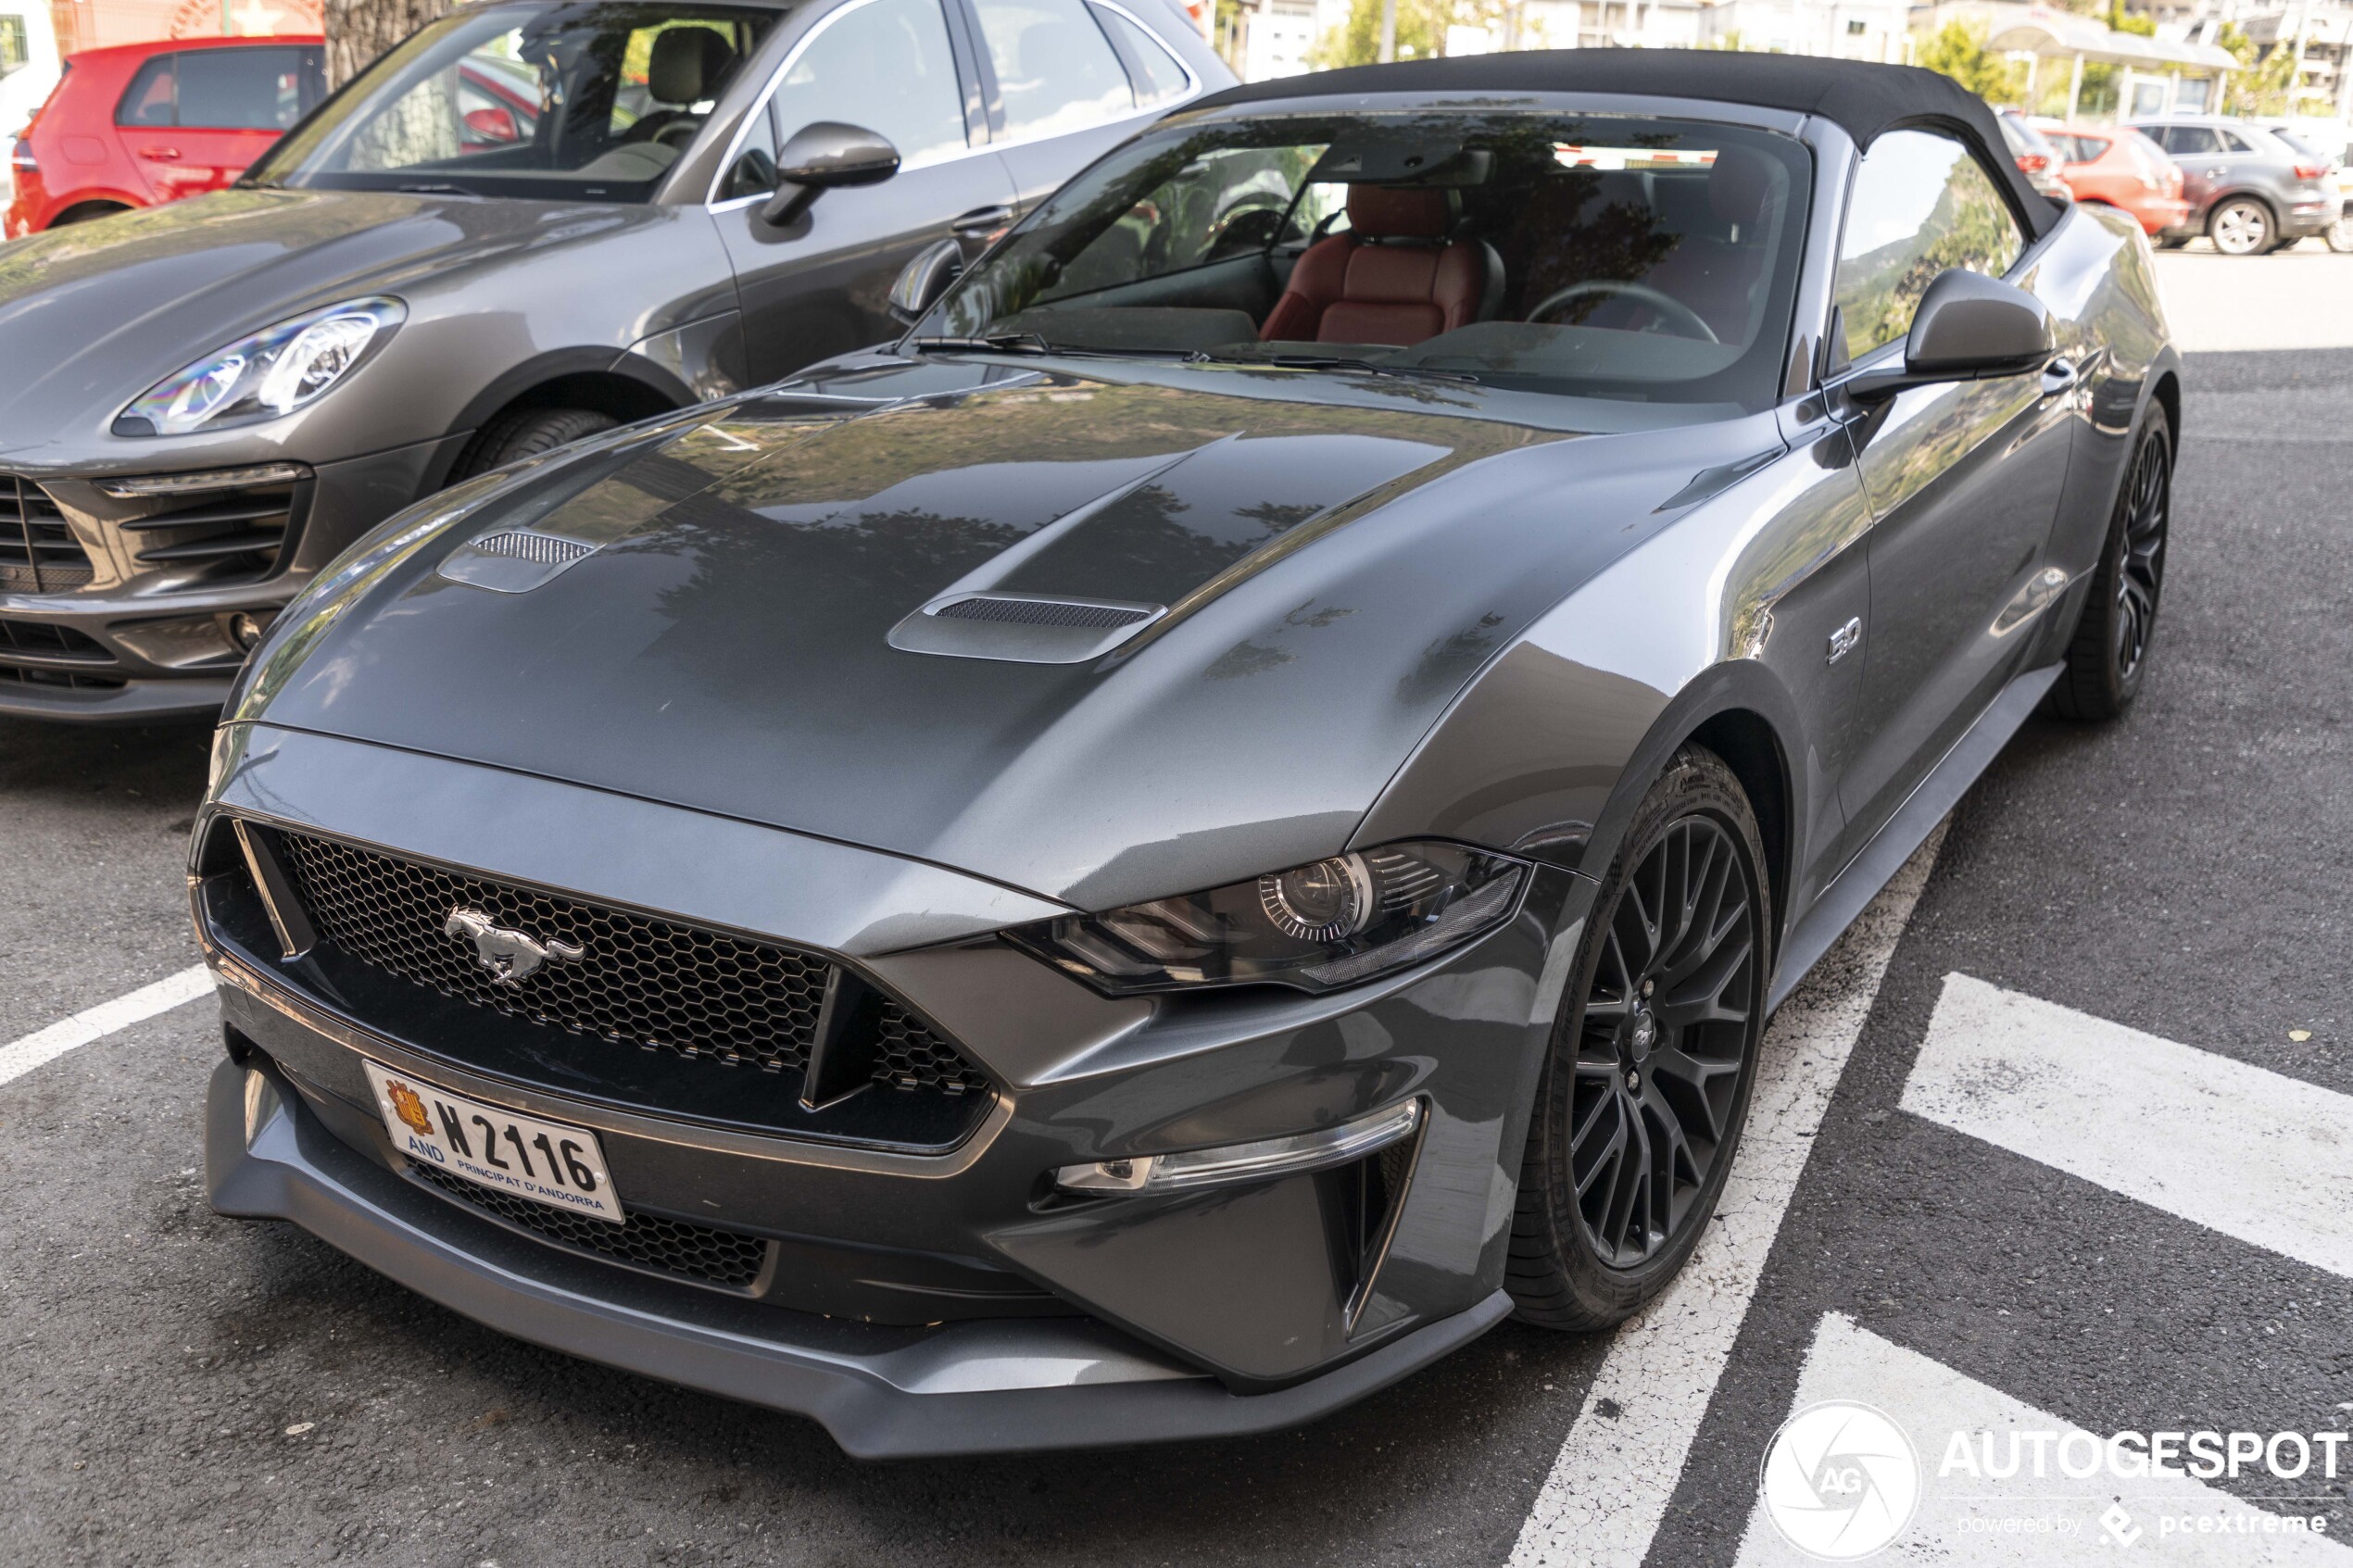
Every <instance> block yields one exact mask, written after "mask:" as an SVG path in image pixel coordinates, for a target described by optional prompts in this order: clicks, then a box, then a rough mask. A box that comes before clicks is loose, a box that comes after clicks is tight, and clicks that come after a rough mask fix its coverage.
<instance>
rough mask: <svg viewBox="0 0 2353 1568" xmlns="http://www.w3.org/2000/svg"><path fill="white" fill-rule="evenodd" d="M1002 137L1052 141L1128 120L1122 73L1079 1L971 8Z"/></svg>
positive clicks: (1000, 2) (987, 3) (1129, 96)
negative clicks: (999, 108) (992, 77)
mask: <svg viewBox="0 0 2353 1568" xmlns="http://www.w3.org/2000/svg"><path fill="white" fill-rule="evenodd" d="M974 8H975V10H977V11H978V12H979V13H980V31H981V35H982V37H983V38H984V39H985V40H986V41H987V43H988V63H989V65H990V67H991V68H992V69H994V70H995V71H996V73H997V91H998V94H999V95H1000V97H1001V99H1002V100H1003V102H1004V106H1005V132H1006V134H1007V135H1009V136H1052V135H1058V134H1060V133H1061V132H1065V131H1078V130H1083V129H1084V128H1086V127H1088V126H1089V125H1100V124H1101V123H1102V122H1103V121H1105V120H1108V119H1117V118H1119V117H1120V116H1122V115H1126V114H1129V113H1132V112H1134V110H1135V107H1136V95H1135V94H1134V92H1133V91H1131V90H1130V88H1129V87H1128V84H1127V73H1126V70H1124V69H1121V67H1120V64H1119V56H1117V55H1114V54H1113V53H1112V48H1111V43H1110V41H1109V40H1108V39H1106V38H1105V37H1104V36H1103V31H1102V29H1101V28H1100V27H1098V26H1096V25H1095V20H1094V18H1093V16H1092V15H1091V14H1090V13H1089V11H1088V6H1086V5H1085V3H1084V0H976V4H975V6H974Z"/></svg>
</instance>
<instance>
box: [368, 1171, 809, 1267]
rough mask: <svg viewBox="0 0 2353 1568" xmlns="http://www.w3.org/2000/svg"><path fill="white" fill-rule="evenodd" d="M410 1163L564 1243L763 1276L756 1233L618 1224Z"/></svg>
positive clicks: (674, 1223)
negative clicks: (568, 1211) (551, 1207)
mask: <svg viewBox="0 0 2353 1568" xmlns="http://www.w3.org/2000/svg"><path fill="white" fill-rule="evenodd" d="M409 1172H410V1173H412V1174H414V1175H415V1176H416V1178H417V1179H418V1180H419V1181H422V1182H423V1183H425V1184H426V1185H429V1186H432V1187H434V1188H437V1189H438V1190H440V1191H442V1192H445V1193H447V1194H448V1195H449V1196H450V1197H452V1198H457V1199H459V1201H460V1202H463V1203H468V1204H471V1205H472V1206H473V1207H474V1208H476V1209H480V1210H484V1212H486V1213H491V1214H495V1215H497V1217H498V1218H500V1219H502V1220H504V1221H506V1222H507V1223H509V1224H511V1225H519V1226H521V1227H522V1229H524V1230H527V1231H530V1232H533V1233H534V1234H535V1235H538V1236H545V1237H547V1239H548V1240H549V1241H553V1242H557V1243H560V1245H562V1246H565V1247H575V1248H580V1249H581V1250H582V1251H585V1252H596V1253H601V1254H602V1255H603V1256H605V1257H608V1258H619V1259H622V1260H623V1261H627V1262H632V1263H635V1264H637V1265H638V1266H640V1267H641V1268H648V1269H660V1270H661V1271H662V1272H663V1273H673V1274H685V1275H686V1277H687V1278H689V1279H699V1280H705V1281H708V1282H709V1283H711V1284H712V1285H726V1286H736V1287H737V1288H738V1289H740V1288H742V1287H744V1286H749V1285H750V1284H751V1283H752V1282H753V1281H754V1280H756V1279H758V1278H759V1277H760V1268H761V1264H762V1263H763V1262H765V1261H767V1258H768V1244H767V1243H766V1242H764V1241H762V1240H761V1239H760V1238H759V1237H758V1236H743V1235H740V1234H739V1233H737V1232H735V1231H723V1230H714V1229H712V1228H711V1226H709V1225H690V1224H688V1223H686V1221H684V1220H665V1219H663V1218H662V1217H661V1215H659V1214H632V1215H630V1216H629V1219H628V1221H627V1223H623V1224H618V1225H616V1224H614V1223H612V1222H611V1221H610V1220H592V1219H590V1218H588V1217H587V1216H586V1215H585V1214H568V1213H566V1212H565V1211H564V1210H560V1209H550V1208H549V1207H547V1205H546V1204H544V1203H534V1202H533V1201H531V1199H529V1198H517V1197H516V1196H515V1195H514V1194H512V1193H510V1192H495V1191H493V1190H492V1189H490V1188H489V1187H484V1186H476V1185H474V1184H473V1183H472V1182H470V1181H467V1180H465V1179H463V1178H462V1177H459V1176H453V1175H451V1174H449V1173H448V1172H447V1171H441V1170H436V1169H435V1168H434V1167H433V1166H430V1165H420V1164H411V1165H410V1166H409Z"/></svg>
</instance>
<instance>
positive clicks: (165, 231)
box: [0, 189, 652, 453]
mask: <svg viewBox="0 0 2353 1568" xmlns="http://www.w3.org/2000/svg"><path fill="white" fill-rule="evenodd" d="M650 220H652V215H651V214H650V213H649V212H648V209H644V208H636V207H613V206H603V205H591V206H565V205H560V204H556V203H547V202H510V201H486V200H472V199H467V198H461V197H453V196H434V195H408V194H397V193H390V192H376V191H282V190H259V189H256V190H232V191H223V192H220V193H218V194H213V195H208V196H199V197H197V198H195V199H194V200H191V201H183V202H175V203H172V204H170V206H166V207H147V208H144V209H142V210H139V211H136V212H128V213H122V214H120V215H118V216H116V217H113V218H109V219H107V220H103V221H100V222H96V223H76V224H69V225H68V226H66V227H64V228H62V229H51V230H49V231H47V232H43V233H39V234H34V235H31V237H29V238H26V239H22V240H19V241H17V242H15V243H14V244H12V245H7V246H6V247H0V365H6V366H7V367H8V371H9V373H8V374H7V375H6V377H4V378H0V453H6V452H22V451H28V450H31V449H33V448H36V447H38V446H40V445H44V444H45V443H46V442H48V441H50V440H52V439H57V438H63V439H68V440H71V441H74V442H77V443H79V442H83V441H86V440H87V439H89V438H90V437H92V436H96V435H102V434H103V433H105V431H106V429H107V424H108V423H109V422H110V421H111V420H112V419H113V417H114V414H115V412H116V410H118V409H120V408H121V407H122V405H123V404H125V403H127V402H129V401H130V400H131V399H132V398H133V397H136V396H138V395H139V394H141V393H143V392H145V390H147V388H149V387H150V386H153V385H154V384H155V383H157V382H159V381H161V380H162V379H163V378H164V377H166V376H168V375H170V374H171V373H172V372H173V371H175V370H179V369H180V368H181V367H182V366H183V365H186V364H188V363H190V362H191V361H193V360H195V359H196V358H199V357H201V356H203V355H207V354H210V353H212V352H213V351H215V350H216V349H220V348H222V347H225V346H226V345H229V344H231V343H233V342H235V341H236V340H237V339H238V338H240V337H243V336H244V335H245V334H246V333H248V332H258V331H259V330H260V329H262V328H264V327H267V326H270V325H271V324H273V323H275V322H278V321H282V320H285V319H286V318H287V317H289V316H295V315H298V314H300V313H301V312H303V311H305V310H308V309H312V308H315V307H321V306H327V305H333V304H336V303H339V302H340V301H343V300H346V299H352V298H356V297H359V296H362V295H370V294H382V293H390V294H398V293H400V292H401V289H402V286H403V285H404V284H407V283H409V282H413V281H414V280H416V279H418V278H420V277H423V276H439V275H442V274H445V273H447V272H448V271H450V270H454V269H457V268H459V267H463V266H465V265H468V264H470V263H474V262H479V261H484V260H487V259H490V258H492V257H497V256H501V255H504V254H507V253H510V252H512V251H515V250H519V249H523V248H529V247H536V246H541V245H552V244H568V243H573V242H575V241H577V240H578V239H580V238H583V237H585V235H586V234H589V233H592V232H593V233H598V234H601V233H605V232H610V230H612V229H613V228H615V227H616V226H623V225H628V224H632V223H642V222H647V221H650Z"/></svg>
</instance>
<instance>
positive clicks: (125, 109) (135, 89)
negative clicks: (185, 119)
mask: <svg viewBox="0 0 2353 1568" xmlns="http://www.w3.org/2000/svg"><path fill="white" fill-rule="evenodd" d="M178 58H179V56H176V55H157V56H156V57H155V58H154V59H152V60H149V61H148V62H147V63H146V64H145V65H143V66H141V67H140V68H139V74H138V75H136V76H134V77H132V79H131V88H130V90H129V91H128V92H126V93H124V94H123V95H122V102H121V103H120V104H117V105H116V106H115V111H114V122H115V123H116V124H117V125H177V124H179V123H180V120H179V111H178V107H177V105H176V103H175V99H176V98H177V95H178V94H177V91H176V89H177V87H178V83H177V82H176V81H175V80H174V78H173V75H172V69H171V67H172V62H173V61H174V60H176V59H178Z"/></svg>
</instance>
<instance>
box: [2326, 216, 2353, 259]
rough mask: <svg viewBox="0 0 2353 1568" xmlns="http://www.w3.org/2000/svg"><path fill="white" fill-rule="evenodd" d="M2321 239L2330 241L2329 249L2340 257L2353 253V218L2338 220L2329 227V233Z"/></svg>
mask: <svg viewBox="0 0 2353 1568" xmlns="http://www.w3.org/2000/svg"><path fill="white" fill-rule="evenodd" d="M2321 237H2322V239H2325V240H2326V241H2328V245H2329V249H2331V250H2333V251H2335V252H2336V253H2337V254H2338V255H2340V256H2342V255H2344V254H2345V253H2346V252H2347V251H2353V218H2340V219H2338V220H2336V221H2335V222H2334V223H2332V224H2330V225H2329V226H2328V231H2327V232H2326V233H2324V234H2322V236H2321Z"/></svg>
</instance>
